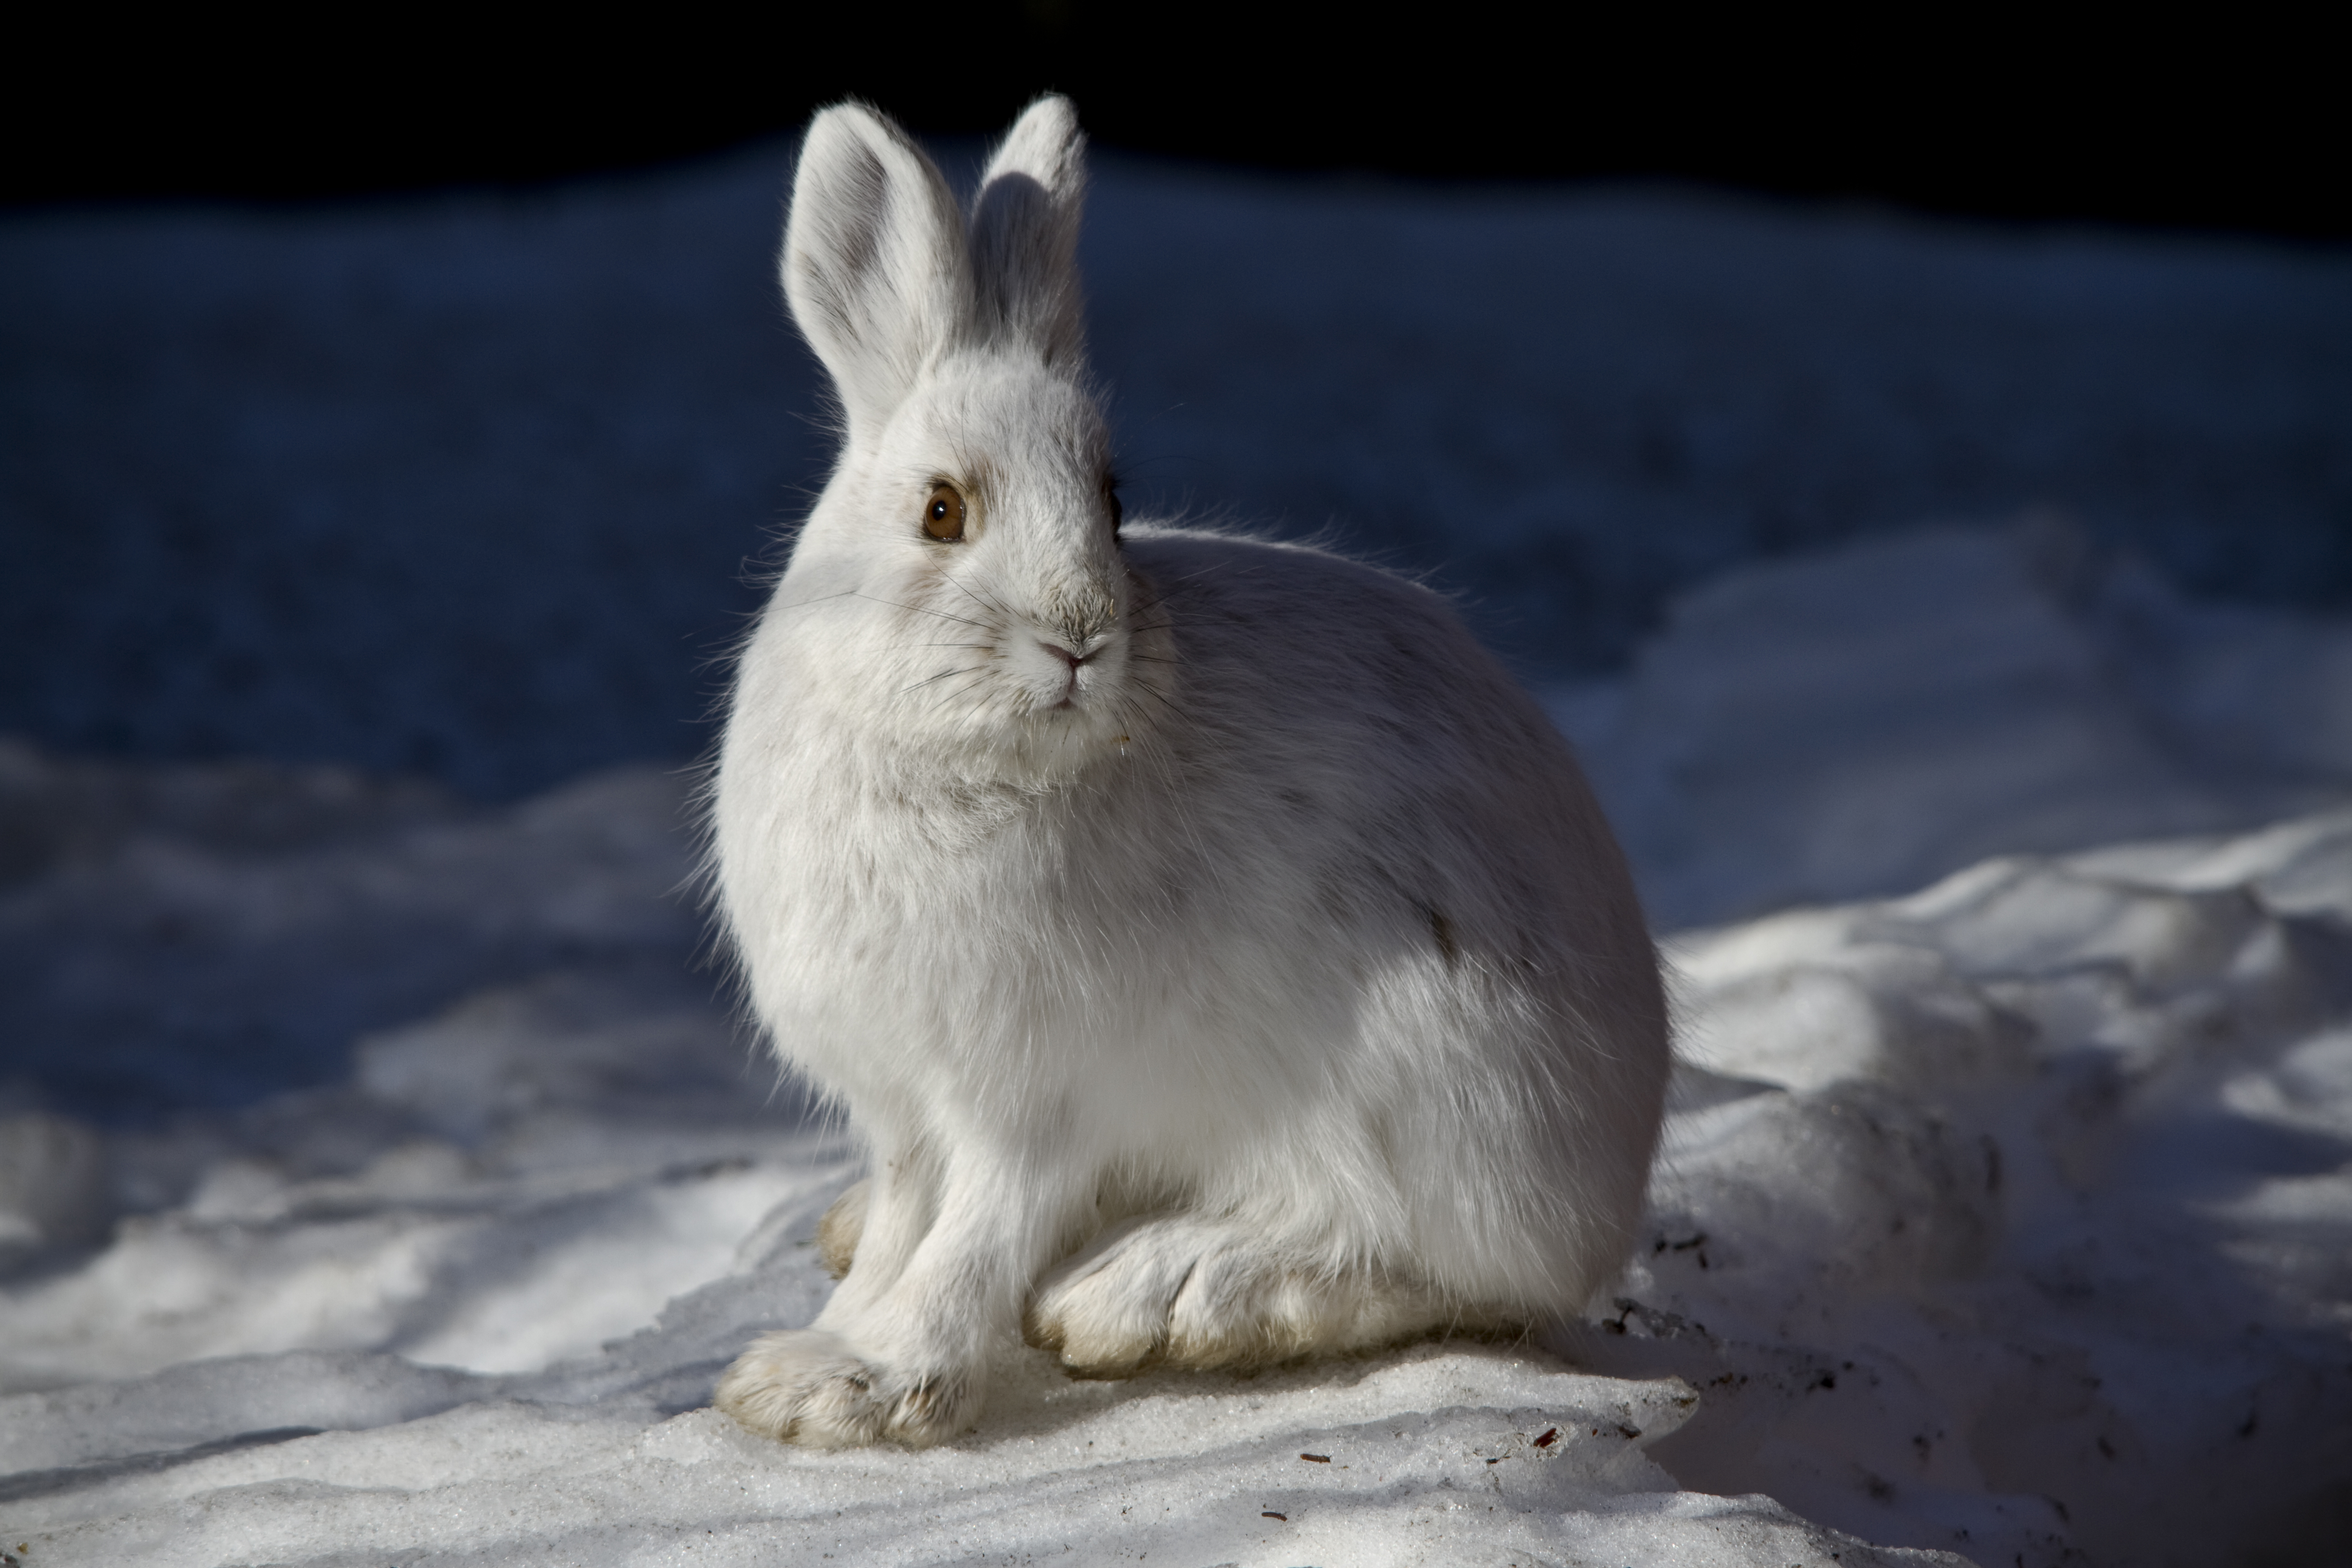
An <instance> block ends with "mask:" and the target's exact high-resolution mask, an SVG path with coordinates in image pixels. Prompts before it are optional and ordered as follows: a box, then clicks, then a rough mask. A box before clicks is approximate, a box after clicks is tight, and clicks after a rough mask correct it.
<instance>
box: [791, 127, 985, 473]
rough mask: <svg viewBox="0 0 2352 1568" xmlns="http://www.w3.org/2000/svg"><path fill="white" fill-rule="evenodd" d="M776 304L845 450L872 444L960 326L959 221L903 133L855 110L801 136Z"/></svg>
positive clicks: (965, 316) (967, 297)
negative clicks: (836, 395) (833, 390)
mask: <svg viewBox="0 0 2352 1568" xmlns="http://www.w3.org/2000/svg"><path fill="white" fill-rule="evenodd" d="M781 266H782V273H783V280H784V297H785V298H786V299H787V300H790V301H791V302H792V307H793V320H794V321H798V322H799V323H800V328H801V331H803V333H804V334H806V335H807V338H808V341H809V346H810V347H811V348H813V349H814V350H815V351H816V355H817V358H818V359H820V360H822V361H824V368H825V369H826V370H828V371H830V372H832V373H833V380H834V384H835V386H836V387H837V388H839V390H840V394H841V401H842V405H843V407H844V409H845V412H846V413H847V414H848V416H849V438H850V441H851V443H852V444H853V445H860V444H864V443H866V442H869V441H871V440H872V438H873V437H874V435H875V433H877V432H878V431H879V430H880V428H881V426H883V424H884V423H885V422H887V420H888V419H889V417H890V416H891V414H892V413H893V412H894V411H895V410H896V409H897V408H898V405H899V404H900V403H902V402H904V401H905V400H906V396H907V394H908V392H909V391H910V390H912V388H913V387H914V384H915V379H916V377H917V376H919V375H920V374H922V370H923V367H924V366H925V364H927V363H929V362H930V361H931V360H932V359H933V358H934V357H935V356H936V355H938V354H939V353H940V351H941V350H942V349H944V348H946V347H947V346H948V345H949V344H950V343H951V342H954V341H956V340H957V339H959V338H961V336H963V335H964V334H965V333H966V332H967V331H969V330H970V327H971V319H972V300H971V263H970V261H969V260H967V259H966V258H965V254H964V237H963V218H962V216H961V214H959V213H958V212H957V211H956V205H955V199H954V198H953V197H952V196H950V195H949V194H948V187H947V182H946V181H945V180H942V179H941V178H940V172H939V170H938V169H937V168H935V167H934V166H933V165H932V163H931V161H930V160H929V158H927V157H925V156H924V155H923V151H922V149H921V148H919V147H918V146H916V145H915V143H914V142H912V141H911V140H909V139H908V136H907V133H906V132H903V131H901V130H899V129H898V127H897V126H896V125H893V124H892V123H890V121H887V120H886V119H884V118H883V117H882V116H881V115H879V114H877V113H875V112H874V111H873V110H870V109H867V108H866V107H865V106H864V105H862V104H856V103H845V104H842V105H841V106H839V107H838V108H835V109H828V110H825V111H824V113H822V114H820V115H818V116H817V117H816V120H815V122H814V123H813V124H812V125H810V126H809V131H808V139H807V140H806V141H805V142H803V143H802V145H801V163H800V169H799V171H798V172H797V173H796V174H794V175H793V212H792V217H791V219H790V220H789V221H788V222H787V223H786V224H785V226H784V254H783V258H782V264H781Z"/></svg>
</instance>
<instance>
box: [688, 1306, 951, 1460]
mask: <svg viewBox="0 0 2352 1568" xmlns="http://www.w3.org/2000/svg"><path fill="white" fill-rule="evenodd" d="M710 1402H711V1403H712V1404H713V1405H717V1406H718V1407H719V1409H720V1410H722V1411H724V1412H726V1413H727V1414H728V1415H731V1416H733V1417H734V1418H735V1419H736V1420H737V1421H738V1422H740V1423H741V1424H742V1426H744V1427H746V1428H747V1429H749V1430H751V1431H753V1432H756V1433H758V1434H760V1435H761V1436H763V1437H773V1438H776V1439H777V1440H779V1441H781V1442H785V1443H798V1444H800V1445H802V1446H803V1447H810V1448H854V1447H864V1446H865V1445H867V1444H870V1443H903V1444H905V1445H907V1446H908V1447H912V1448H920V1447H929V1445H931V1444H933V1443H941V1442H945V1441H946V1440H947V1439H949V1438H950V1437H953V1436H956V1435H958V1434H959V1433H961V1432H962V1431H964V1430H965V1429H966V1428H968V1427H970V1426H971V1424H972V1423H973V1422H974V1421H975V1420H977V1419H978V1418H979V1415H980V1394H979V1390H978V1389H977V1388H976V1387H975V1386H974V1385H973V1383H972V1381H971V1379H970V1378H968V1377H965V1376H962V1375H959V1374H945V1373H942V1374H940V1375H936V1376H929V1377H925V1376H910V1375H908V1374H906V1373H898V1372H895V1371H893V1370H892V1369H891V1368H889V1367H887V1366H884V1365H881V1364H879V1363H875V1362H873V1361H869V1360H867V1359H866V1358H865V1357H863V1356H861V1355H859V1354H858V1353H857V1352H856V1351H855V1350H853V1349H851V1348H850V1345H849V1343H848V1342H846V1341H845V1340H844V1339H842V1338H841V1337H840V1336H839V1335H838V1334H831V1333H827V1332H825V1331H824V1330H822V1329H789V1330H786V1331H783V1332H782V1333H773V1334H764V1335H762V1336H761V1337H760V1338H759V1339H757V1340H754V1341H753V1342H751V1349H749V1350H747V1351H745V1352H743V1353H742V1354H741V1355H740V1356H738V1357H737V1358H736V1359H735V1364H734V1365H732V1366H730V1367H729V1368H728V1369H727V1372H726V1375H724V1376H722V1377H721V1378H720V1379H719V1387H718V1388H717V1390H716V1391H715V1392H714V1393H713V1394H712V1395H711V1401H710Z"/></svg>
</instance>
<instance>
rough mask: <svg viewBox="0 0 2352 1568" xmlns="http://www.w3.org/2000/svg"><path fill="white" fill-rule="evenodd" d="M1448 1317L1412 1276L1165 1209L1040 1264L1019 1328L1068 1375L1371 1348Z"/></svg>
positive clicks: (1245, 1363)
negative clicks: (1317, 1261) (1045, 1267)
mask: <svg viewBox="0 0 2352 1568" xmlns="http://www.w3.org/2000/svg"><path fill="white" fill-rule="evenodd" d="M1454 1320H1455V1314H1454V1312H1453V1311H1451V1310H1449V1309H1447V1308H1445V1307H1444V1306H1443V1305H1442V1304H1440V1303H1439V1302H1438V1301H1436V1300H1434V1299H1433V1297H1432V1296H1431V1294H1430V1293H1429V1292H1427V1291H1424V1290H1422V1289H1418V1288H1416V1287H1414V1286H1412V1285H1410V1284H1405V1283H1401V1282H1397V1281H1392V1280H1389V1279H1381V1278H1379V1277H1377V1276H1374V1275H1371V1274H1369V1273H1343V1274H1339V1275H1336V1276H1334V1275H1330V1274H1327V1273H1322V1272H1318V1271H1316V1270H1313V1269H1311V1268H1307V1267H1305V1266H1303V1265H1302V1264H1301V1263H1300V1262H1299V1261H1298V1260H1297V1259H1296V1258H1290V1257H1287V1256H1286V1255H1284V1254H1283V1253H1282V1252H1281V1251H1279V1250H1278V1249H1276V1248H1274V1247H1268V1246H1267V1245H1266V1244H1265V1243H1264V1242H1262V1241H1258V1240H1255V1239H1254V1238H1252V1237H1248V1236H1246V1235H1244V1233H1243V1232H1242V1230H1241V1229H1240V1228H1239V1227H1238V1226H1232V1225H1228V1224H1224V1223H1221V1222H1218V1221H1214V1220H1208V1219H1202V1218H1199V1217H1195V1216H1192V1215H1157V1216H1151V1217H1147V1218H1143V1219H1139V1220H1131V1221H1129V1222H1127V1223H1125V1224H1123V1225H1120V1226H1114V1227H1113V1228H1112V1229H1110V1230H1108V1231H1107V1232H1105V1233H1104V1234H1103V1235H1102V1236H1101V1237H1097V1239H1096V1240H1095V1242H1094V1243H1093V1244H1092V1245H1091V1246H1089V1247H1087V1248H1086V1249H1085V1250H1083V1251H1081V1252H1079V1253H1078V1254H1076V1256H1075V1257H1073V1258H1069V1259H1068V1260H1067V1261H1066V1262H1064V1263H1063V1264H1061V1265H1060V1266H1059V1267H1057V1268H1055V1269H1053V1270H1052V1271H1051V1272H1050V1273H1048V1274H1047V1275H1046V1276H1045V1278H1044V1279H1041V1280H1040V1281H1038V1285H1037V1289H1036V1292H1035V1294H1034V1297H1033V1298H1032V1300H1031V1304H1030V1308H1029V1312H1028V1315H1027V1319H1026V1321H1025V1323H1024V1328H1025V1330H1026V1331H1027V1334H1028V1338H1029V1342H1030V1343H1031V1344H1034V1345H1036V1346H1039V1347H1041V1348H1043V1349H1046V1350H1052V1351H1057V1352H1060V1354H1061V1358H1062V1364H1063V1365H1064V1366H1065V1367H1066V1368H1068V1369H1069V1370H1070V1371H1071V1372H1073V1373H1078V1374H1080V1375H1082V1376H1088V1377H1123V1376H1125V1375H1127V1374H1128V1373H1132V1372H1135V1371H1137V1370H1138V1369H1139V1368H1141V1367H1144V1366H1147V1365H1150V1364H1153V1363H1168V1364H1171V1365H1176V1366H1185V1367H1201V1368H1207V1367H1250V1366H1262V1365H1265V1364H1266V1363H1271V1362H1280V1361H1288V1360H1290V1359H1292V1358H1294V1357H1297V1356H1304V1355H1328V1354H1333V1353H1336V1352H1344V1351H1352V1350H1364V1349H1370V1348H1371V1347H1374V1346H1378V1345H1384V1344H1394V1343H1397V1342H1401V1341H1403V1340H1409V1339H1413V1338H1415V1337H1417V1336H1419V1335H1422V1334H1424V1333H1427V1332H1429V1331H1432V1330H1433V1329H1437V1328H1441V1327H1444V1326H1446V1325H1447V1324H1449V1323H1451V1322H1453V1321H1454Z"/></svg>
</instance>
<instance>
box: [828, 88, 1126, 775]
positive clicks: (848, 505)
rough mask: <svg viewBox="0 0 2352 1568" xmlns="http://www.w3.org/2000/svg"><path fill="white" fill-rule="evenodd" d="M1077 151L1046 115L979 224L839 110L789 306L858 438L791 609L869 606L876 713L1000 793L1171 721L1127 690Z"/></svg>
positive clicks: (988, 199) (847, 664)
mask: <svg viewBox="0 0 2352 1568" xmlns="http://www.w3.org/2000/svg"><path fill="white" fill-rule="evenodd" d="M1084 147H1085V143H1084V138H1083V137H1082V136H1081V134H1080V132H1079V131H1078V126H1077V121H1076V116H1075V115H1074V114H1073V113H1072V111H1071V109H1070V106H1069V103H1068V102H1067V100H1063V99H1059V98H1046V99H1042V100H1039V101H1038V102H1037V103H1036V104H1034V106H1032V107H1031V108H1030V109H1029V110H1028V111H1027V112H1026V113H1024V115H1023V116H1022V117H1021V120H1020V121H1019V122H1018V123H1017V124H1015V125H1014V126H1013V130H1012V132H1011V133H1010V134H1009V135H1008V136H1007V137H1006V138H1005V140H1004V143H1003V146H1002V147H1001V148H1000V149H999V150H998V151H997V153H996V155H995V157H994V158H993V159H992V161H991V162H990V163H989V166H988V170H987V173H986V174H984V175H983V176H982V180H981V184H980V189H979V193H978V195H976V196H975V197H974V199H973V203H972V210H971V216H970V217H969V219H967V218H966V216H964V215H963V214H962V213H961V212H959V211H958V210H957V207H956V205H955V202H954V199H953V198H952V197H951V196H950V194H949V191H948V188H947V184H946V183H945V181H943V180H942V179H941V178H940V173H939V171H938V169H937V168H935V167H934V166H933V165H932V163H931V162H930V160H929V158H927V157H926V156H925V155H924V154H923V152H922V150H921V149H920V148H919V147H917V146H916V145H915V144H914V142H911V141H910V140H908V137H907V136H906V134H905V133H904V132H901V131H900V130H899V129H898V127H897V126H896V125H893V124H891V123H890V122H889V121H887V120H886V119H884V118H882V117H881V116H879V115H877V114H875V113H874V112H872V111H870V110H866V109H864V108H861V107H858V106H856V105H854V104H853V105H845V106H843V107H841V108H837V109H832V110H826V111H825V112H824V113H823V114H821V115H819V116H818V117H817V119H816V121H815V123H814V124H813V125H812V126H811V127H810V128H809V133H808V140H807V142H806V144H805V146H804V148H803V152H802V153H801V163H800V170H799V173H798V174H797V175H796V176H795V179H794V183H793V204H792V219H791V222H790V225H789V226H788V229H787V231H786V234H785V237H784V252H783V260H782V269H783V282H784V291H785V294H786V296H787V297H788V298H789V299H790V300H791V302H792V308H793V316H794V317H795V318H796V319H797V320H798V321H799V323H800V327H801V330H802V331H803V332H804V333H806V334H807V337H808V340H809V342H810V344H811V346H812V347H814V349H815V351H816V353H817V356H818V357H819V358H820V359H821V360H823V361H824V366H825V368H826V370H828V371H829V372H831V373H832V375H833V379H834V384H835V388H836V389H837V392H838V394H839V397H840V403H841V411H842V415H843V417H844V421H845V430H844V443H843V450H842V456H841V461H840V465H839V467H838V468H836V470H835V474H834V477H833V479H832V481H831V483H830V484H829V485H828V486H827V487H826V489H825V493H824V497H823V498H822V500H820V501H819V502H818V504H817V506H816V508H815V510H814V512H813V513H812V514H811V516H810V519H809V521H808V524H807V527H806V528H805V529H804V530H803V533H802V536H801V539H800V542H799V543H798V544H797V546H796V547H795V550H794V556H793V567H792V575H791V579H790V583H791V588H792V592H791V595H790V596H791V598H792V600H793V601H794V602H795V603H797V604H799V605H814V604H816V603H818V602H822V601H820V600H819V598H818V597H817V596H818V595H824V596H827V597H828V598H830V599H833V600H835V601H836V602H837V601H840V600H849V601H855V602H856V605H857V606H859V607H858V609H857V610H856V613H855V615H854V617H853V616H842V617H841V618H838V619H836V618H835V617H833V616H825V617H821V618H822V619H824V620H826V621H828V622H830V623H831V624H832V625H833V626H835V628H837V629H846V628H847V627H849V626H853V625H854V626H856V628H857V629H856V635H854V636H851V637H844V638H842V639H841V640H839V641H837V642H835V644H833V645H832V649H833V656H835V657H837V658H839V660H840V661H842V668H843V669H844V670H845V672H848V673H850V674H851V675H852V678H853V679H856V680H857V681H859V682H862V683H866V691H865V694H864V700H865V701H866V702H867V703H868V704H870V705H871V706H873V707H875V708H877V709H887V710H889V711H890V714H891V720H890V726H891V729H892V730H893V731H894V732H897V733H898V734H902V735H906V736H908V738H910V739H915V740H918V741H919V742H921V743H923V744H925V745H926V746H929V747H932V748H939V747H942V746H944V747H946V748H948V750H949V752H951V753H952V754H954V755H956V756H960V757H961V759H962V760H963V761H964V762H965V763H968V764H971V765H975V766H978V767H980V768H981V769H982V771H985V772H991V773H998V772H1002V771H1003V770H1004V769H1005V768H1006V767H1007V766H1008V765H1009V766H1010V767H1011V769H1012V771H1013V773H1024V774H1034V773H1036V772H1037V771H1038V770H1040V769H1042V770H1043V771H1044V772H1045V773H1046V774H1049V775H1054V774H1066V773H1067V772H1068V771H1069V770H1070V769H1071V768H1073V767H1077V766H1083V765H1085V764H1086V763H1087V762H1089V761H1092V760H1094V759H1096V758H1098V757H1100V756H1102V755H1104V754H1105V753H1106V752H1108V751H1111V750H1115V749H1116V748H1117V747H1118V746H1120V745H1122V744H1124V743H1125V738H1126V737H1127V735H1128V734H1129V731H1131V730H1133V729H1135V728H1137V727H1138V726H1139V724H1141V723H1143V722H1144V720H1143V719H1142V717H1141V715H1140V714H1139V700H1142V701H1150V700H1151V695H1152V692H1151V690H1148V689H1144V687H1139V685H1138V684H1137V683H1136V681H1135V679H1134V678H1133V676H1132V675H1131V673H1130V671H1131V669H1132V668H1136V667H1135V664H1134V662H1133V661H1134V660H1135V658H1136V656H1137V655H1138V653H1139V649H1138V648H1137V647H1134V646H1132V645H1133V640H1134V639H1133V635H1132V634H1133V630H1134V628H1133V626H1132V622H1133V619H1134V616H1135V614H1136V611H1137V609H1138V608H1139V606H1138V605H1137V604H1136V600H1137V597H1138V595H1139V592H1140V590H1139V586H1138V584H1136V582H1135V581H1134V580H1133V579H1132V578H1131V577H1130V575H1129V572H1128V570H1127V566H1126V563H1124V562H1123V561H1122V559H1121V557H1120V552H1119V542H1118V528H1119V501H1118V494H1117V492H1116V490H1115V489H1114V481H1113V479H1112V476H1111V471H1110V448H1109V441H1108V433H1107V431H1106V429H1105V426H1104V422H1103V417H1102V413H1101V410H1100V408H1099V407H1098V405H1097V401H1096V396H1095V394H1094V392H1093V390H1092V388H1091V386H1090V385H1089V384H1088V379H1087V367H1086V344H1085V322H1084V319H1083V301H1082V300H1081V299H1080V296H1079V291H1078V284H1077V276H1076V265H1075V258H1074V255H1073V252H1074V251H1075V249H1076V240H1077V229H1078V215H1079V206H1080V203H1081V200H1082V196H1083V187H1084V184H1085V163H1084ZM838 608H840V609H842V610H847V609H848V608H849V606H848V605H838ZM1155 618H1156V617H1155ZM1143 657H1144V658H1146V659H1147V660H1148V659H1149V658H1151V657H1152V656H1151V655H1150V654H1145V655H1144V656H1143ZM1146 684H1147V685H1148V686H1150V687H1151V688H1152V689H1157V685H1158V683H1156V682H1153V683H1146ZM886 686H887V689H881V688H884V687H886Z"/></svg>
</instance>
